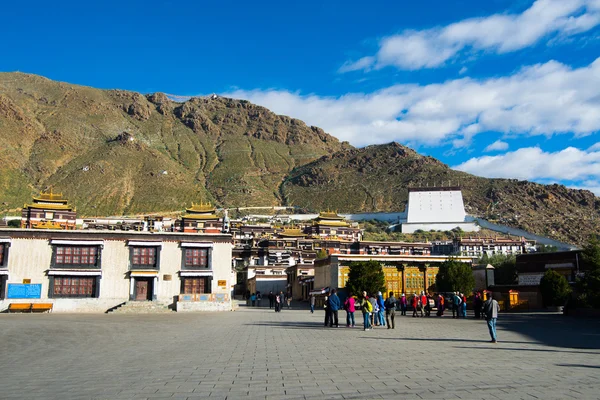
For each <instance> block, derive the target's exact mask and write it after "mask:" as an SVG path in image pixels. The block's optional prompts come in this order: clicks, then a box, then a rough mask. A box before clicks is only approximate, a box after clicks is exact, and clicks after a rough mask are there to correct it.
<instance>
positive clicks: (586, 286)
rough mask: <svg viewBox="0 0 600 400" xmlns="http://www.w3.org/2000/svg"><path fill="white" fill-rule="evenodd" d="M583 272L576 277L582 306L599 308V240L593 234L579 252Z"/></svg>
mask: <svg viewBox="0 0 600 400" xmlns="http://www.w3.org/2000/svg"><path fill="white" fill-rule="evenodd" d="M581 256H582V257H581V258H582V261H583V265H584V267H585V273H584V275H583V277H580V278H578V279H577V291H578V292H579V300H580V301H581V303H582V304H583V305H584V306H591V307H594V308H600V242H598V238H597V237H595V236H593V237H592V238H590V241H589V242H588V244H587V245H586V246H584V248H583V252H582V254H581Z"/></svg>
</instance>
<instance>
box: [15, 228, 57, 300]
mask: <svg viewBox="0 0 600 400" xmlns="http://www.w3.org/2000/svg"><path fill="white" fill-rule="evenodd" d="M51 261H52V246H50V243H49V241H48V240H36V239H12V241H11V245H10V249H9V253H8V271H9V272H8V274H9V275H8V280H7V281H6V283H23V279H31V283H32V284H39V283H41V284H42V296H41V299H40V301H41V300H44V299H46V300H47V299H48V284H49V281H48V277H47V276H46V271H47V270H48V269H49V268H50V262H51ZM11 300H12V302H14V303H18V302H23V303H25V302H29V303H33V302H34V300H33V299H32V301H28V299H27V300H23V301H19V299H7V300H6V301H7V302H10V301H11ZM6 306H7V307H8V304H7V305H6Z"/></svg>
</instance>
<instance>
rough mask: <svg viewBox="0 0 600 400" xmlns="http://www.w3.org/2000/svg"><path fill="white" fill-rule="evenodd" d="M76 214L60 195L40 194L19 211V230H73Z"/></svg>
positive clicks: (67, 201)
mask: <svg viewBox="0 0 600 400" xmlns="http://www.w3.org/2000/svg"><path fill="white" fill-rule="evenodd" d="M76 220H77V213H76V210H75V208H74V207H72V206H71V205H70V204H69V200H68V199H66V198H65V197H64V196H63V195H62V193H52V191H50V192H42V193H40V195H39V196H37V197H34V198H33V201H32V203H30V204H25V205H24V206H23V210H22V211H21V228H33V229H75V225H76Z"/></svg>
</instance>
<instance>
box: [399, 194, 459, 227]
mask: <svg viewBox="0 0 600 400" xmlns="http://www.w3.org/2000/svg"><path fill="white" fill-rule="evenodd" d="M465 217H466V213H465V206H464V203H463V197H462V192H461V191H460V190H452V191H428V192H410V193H409V194H408V215H407V222H409V223H413V222H422V223H424V222H464V220H465Z"/></svg>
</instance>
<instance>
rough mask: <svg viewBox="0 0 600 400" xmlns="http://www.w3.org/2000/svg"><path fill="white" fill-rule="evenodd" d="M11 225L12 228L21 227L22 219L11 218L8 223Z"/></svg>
mask: <svg viewBox="0 0 600 400" xmlns="http://www.w3.org/2000/svg"><path fill="white" fill-rule="evenodd" d="M7 225H8V226H9V227H11V228H20V227H21V221H20V220H18V219H11V220H10V221H8V224H7Z"/></svg>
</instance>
